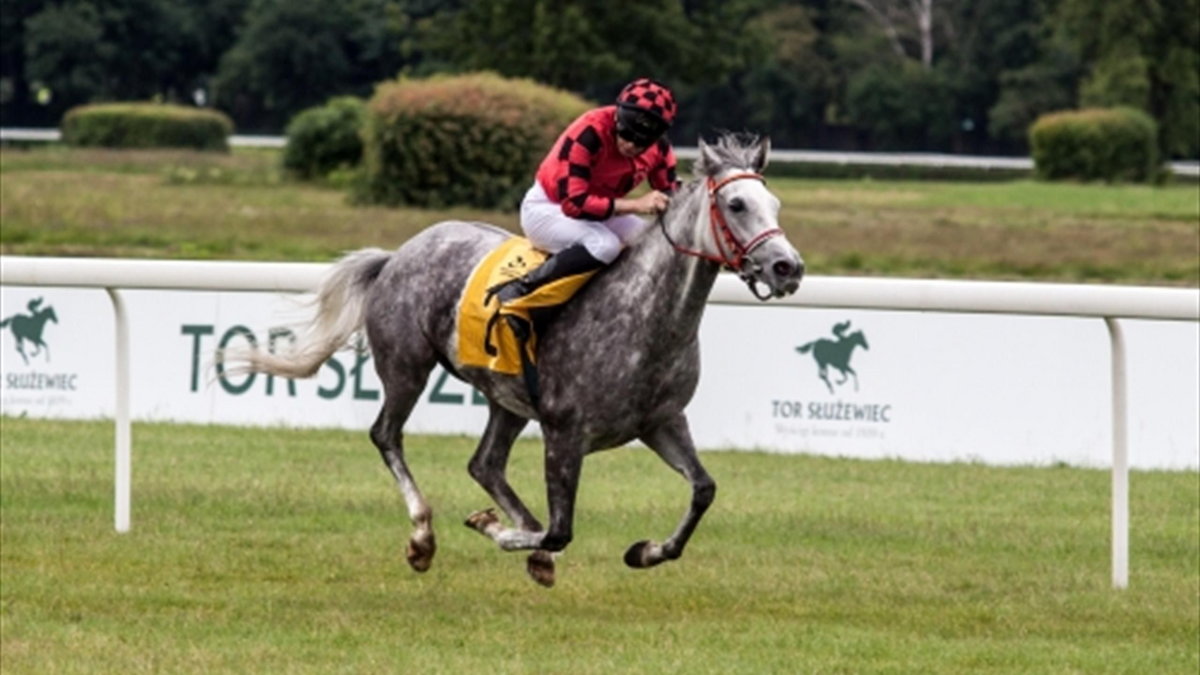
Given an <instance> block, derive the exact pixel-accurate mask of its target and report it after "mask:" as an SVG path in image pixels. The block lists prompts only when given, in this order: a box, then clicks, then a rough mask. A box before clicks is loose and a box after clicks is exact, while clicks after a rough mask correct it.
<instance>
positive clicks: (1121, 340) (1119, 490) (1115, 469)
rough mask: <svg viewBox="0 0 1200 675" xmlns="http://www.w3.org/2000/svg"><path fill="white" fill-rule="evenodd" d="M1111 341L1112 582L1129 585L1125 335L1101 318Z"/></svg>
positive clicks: (1112, 322)
mask: <svg viewBox="0 0 1200 675" xmlns="http://www.w3.org/2000/svg"><path fill="white" fill-rule="evenodd" d="M1104 323H1105V324H1106V325H1107V326H1108V335H1109V338H1110V341H1111V343H1112V583H1113V588H1127V587H1128V586H1129V445H1128V424H1127V410H1126V393H1125V336H1124V335H1123V334H1122V333H1121V326H1120V324H1118V323H1117V319H1116V318H1115V317H1111V316H1109V317H1105V318H1104Z"/></svg>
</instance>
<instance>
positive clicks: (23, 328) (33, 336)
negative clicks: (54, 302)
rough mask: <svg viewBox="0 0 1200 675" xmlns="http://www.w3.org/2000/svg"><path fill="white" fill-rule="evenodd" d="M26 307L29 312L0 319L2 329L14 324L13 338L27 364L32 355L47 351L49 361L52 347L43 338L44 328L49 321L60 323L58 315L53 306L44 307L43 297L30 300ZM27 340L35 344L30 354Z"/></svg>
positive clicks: (18, 351)
mask: <svg viewBox="0 0 1200 675" xmlns="http://www.w3.org/2000/svg"><path fill="white" fill-rule="evenodd" d="M26 307H27V308H28V309H29V313H28V314H14V315H12V316H10V317H8V318H7V319H4V320H3V321H0V329H2V328H7V327H9V326H10V325H11V326H12V334H13V338H14V339H16V341H17V353H18V354H20V355H21V358H22V359H23V360H24V361H25V365H29V357H30V356H37V355H38V354H40V353H42V352H45V354H46V361H47V362H49V361H50V347H49V346H47V345H46V341H45V340H43V339H42V329H44V328H45V327H46V322H47V321H53V322H54V323H58V315H57V314H55V313H54V308H53V307H50V306H47V307H45V308H42V298H34V299H32V300H30V301H29V303H28V304H27V305H26ZM26 341H28V342H29V343H30V344H31V345H33V351H32V352H31V353H30V354H26V353H25V342H26Z"/></svg>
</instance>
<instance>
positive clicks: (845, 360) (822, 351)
mask: <svg viewBox="0 0 1200 675" xmlns="http://www.w3.org/2000/svg"><path fill="white" fill-rule="evenodd" d="M839 325H840V324H839ZM845 327H846V328H848V327H849V324H846V325H845ZM843 330H845V328H843ZM834 332H835V333H836V334H837V336H838V340H837V342H834V341H833V340H826V339H825V338H821V339H820V340H816V341H814V342H809V343H808V344H804V345H800V346H799V347H796V351H798V352H800V353H801V354H807V353H808V352H809V350H810V349H811V350H812V353H813V359H815V360H816V362H817V374H818V375H820V376H821V379H822V380H825V386H826V387H829V393H831V394H832V393H833V384H831V383H830V382H829V366H833V367H834V368H837V369H838V371H839V372H840V373H841V374H842V379H840V380H838V384H845V383H846V376H847V374H849V375H852V376H853V377H854V391H858V373H856V372H854V369H853V368H851V367H850V354H851V352H853V351H854V348H855V347H862V348H863V349H870V347H869V346H868V345H867V337H866V336H865V335H863V332H862V331H861V330H856V331H854V332H853V333H851V334H849V335H846V336H842V334H841V332H839V331H838V330H837V329H836V328H835V329H834Z"/></svg>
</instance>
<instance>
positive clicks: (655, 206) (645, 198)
mask: <svg viewBox="0 0 1200 675" xmlns="http://www.w3.org/2000/svg"><path fill="white" fill-rule="evenodd" d="M670 203H671V198H670V197H668V196H667V195H666V193H663V192H659V191H657V190H652V191H650V192H647V193H646V194H644V195H642V196H641V197H638V198H637V199H618V200H617V202H616V205H615V206H616V208H615V211H616V212H617V213H640V214H644V215H647V216H652V215H655V214H658V213H662V212H663V211H666V210H667V205H668V204H670Z"/></svg>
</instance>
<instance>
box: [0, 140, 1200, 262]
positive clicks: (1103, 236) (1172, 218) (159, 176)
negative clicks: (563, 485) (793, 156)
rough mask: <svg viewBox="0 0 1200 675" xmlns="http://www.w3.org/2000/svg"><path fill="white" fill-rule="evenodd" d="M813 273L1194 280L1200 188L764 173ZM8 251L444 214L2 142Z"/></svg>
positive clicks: (332, 227)
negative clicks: (355, 203)
mask: <svg viewBox="0 0 1200 675" xmlns="http://www.w3.org/2000/svg"><path fill="white" fill-rule="evenodd" d="M768 176H769V178H770V185H771V188H772V189H773V190H774V191H775V192H776V194H777V195H778V196H779V197H780V199H781V200H782V202H783V209H782V212H781V215H780V224H781V226H782V227H783V228H784V229H785V230H786V232H787V233H788V236H789V238H790V239H791V241H792V242H793V243H794V244H795V245H796V246H797V248H799V249H800V251H801V252H802V253H803V254H804V256H805V258H806V260H807V262H808V267H809V271H810V273H813V274H823V275H874V276H901V277H946V278H987V279H1023V280H1050V281H1065V282H1104V283H1124V284H1163V285H1182V286H1197V285H1200V189H1198V188H1197V186H1196V185H1195V184H1179V185H1171V186H1166V187H1148V186H1142V185H1104V184H1062V183H1039V182H1034V181H1027V180H1016V181H1006V182H985V183H960V182H956V183H945V182H942V183H939V182H913V181H909V182H903V181H871V180H859V181H856V180H843V181H834V180H800V179H791V178H782V177H771V176H770V172H769V171H768ZM0 178H2V180H0V252H3V253H4V254H19V255H86V256H113V257H125V256H128V257H159V258H200V259H205V258H217V259H248V260H315V261H325V260H331V259H333V258H335V257H337V256H338V255H340V254H341V253H342V252H344V251H346V250H350V249H356V248H360V247H363V246H381V247H383V248H392V247H395V246H397V245H399V244H400V243H402V242H403V241H405V240H406V239H408V238H409V237H411V236H412V235H413V234H415V233H416V232H419V231H420V230H421V229H422V228H424V227H426V226H427V225H429V224H431V223H434V222H437V221H439V220H445V219H448V218H459V219H465V220H483V221H487V222H492V223H495V224H497V225H500V226H501V227H505V228H507V229H509V230H513V231H516V230H517V220H516V214H515V213H513V212H502V211H483V210H478V209H442V210H422V209H384V208H364V207H355V206H351V205H349V204H348V203H347V196H346V192H345V191H343V190H340V189H336V188H335V187H334V186H332V185H330V184H328V183H327V184H318V185H314V184H306V183H298V182H294V181H290V180H287V179H286V178H285V177H283V176H282V175H281V174H280V170H279V168H278V154H277V153H276V152H274V151H262V150H255V151H241V152H234V153H232V154H229V155H220V154H213V153H187V152H179V151H169V152H163V151H158V152H155V151H136V152H134V151H102V150H71V149H67V148H62V147H57V148H56V147H49V148H37V149H34V150H15V149H4V150H3V151H0Z"/></svg>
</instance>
